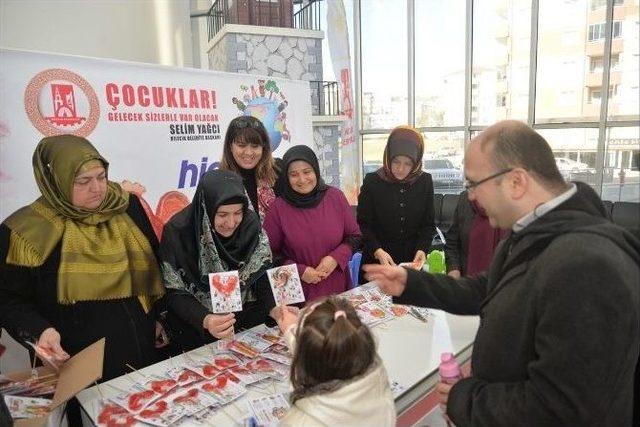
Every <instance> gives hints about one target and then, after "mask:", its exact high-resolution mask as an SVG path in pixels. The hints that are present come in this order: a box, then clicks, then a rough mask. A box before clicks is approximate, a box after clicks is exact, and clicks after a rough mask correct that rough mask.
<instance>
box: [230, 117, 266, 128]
mask: <svg viewBox="0 0 640 427" xmlns="http://www.w3.org/2000/svg"><path fill="white" fill-rule="evenodd" d="M231 125H232V126H233V127H235V128H238V129H244V128H246V127H250V128H253V129H262V128H263V127H264V126H263V124H262V122H260V120H258V119H256V118H254V117H250V116H240V117H238V118H236V119H234V120H233V122H231Z"/></svg>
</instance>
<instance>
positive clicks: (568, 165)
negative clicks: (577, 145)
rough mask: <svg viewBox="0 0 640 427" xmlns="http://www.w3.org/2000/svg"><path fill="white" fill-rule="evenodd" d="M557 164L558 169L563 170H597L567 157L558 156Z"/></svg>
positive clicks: (575, 171)
mask: <svg viewBox="0 0 640 427" xmlns="http://www.w3.org/2000/svg"><path fill="white" fill-rule="evenodd" d="M556 165H558V169H559V170H560V171H561V172H565V171H566V172H571V173H577V172H592V173H593V172H595V171H594V169H593V168H591V167H589V165H588V164H586V163H582V162H576V161H575V160H571V159H568V158H566V157H556Z"/></svg>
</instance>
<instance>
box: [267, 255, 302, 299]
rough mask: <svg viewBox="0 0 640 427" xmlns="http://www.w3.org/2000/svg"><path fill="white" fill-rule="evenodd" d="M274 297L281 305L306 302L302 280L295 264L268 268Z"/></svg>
mask: <svg viewBox="0 0 640 427" xmlns="http://www.w3.org/2000/svg"><path fill="white" fill-rule="evenodd" d="M267 277H268V278H269V283H270V284H271V291H272V292H273V298H274V299H275V301H276V303H277V304H279V305H288V304H297V303H299V302H304V293H303V292H302V282H300V276H299V275H298V268H297V267H296V265H295V264H289V265H283V266H280V267H275V268H272V269H269V270H267Z"/></svg>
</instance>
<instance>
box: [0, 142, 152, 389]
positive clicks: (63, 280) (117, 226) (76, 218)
mask: <svg viewBox="0 0 640 427" xmlns="http://www.w3.org/2000/svg"><path fill="white" fill-rule="evenodd" d="M33 169H34V174H35V179H36V183H37V184H38V188H39V189H40V192H41V194H42V195H41V197H39V198H38V199H37V200H36V201H35V202H33V203H31V204H30V205H28V206H25V207H23V208H21V209H19V210H18V211H16V212H15V213H13V214H12V215H10V216H9V217H8V218H7V219H6V220H5V221H4V222H3V223H2V225H0V325H2V326H3V327H4V328H6V329H7V330H8V331H9V333H10V334H11V335H12V336H13V337H14V338H16V339H17V340H19V341H21V342H23V343H24V342H26V341H29V342H34V343H36V344H37V345H38V346H40V347H42V348H43V349H44V350H46V351H48V352H49V353H51V354H52V355H53V358H54V359H55V360H57V361H59V362H61V363H62V362H63V361H65V360H66V359H68V358H69V356H73V355H74V354H76V353H78V352H79V351H81V350H82V349H84V348H85V347H87V346H88V345H90V344H92V343H94V342H95V341H97V340H99V339H101V338H103V337H105V338H106V343H105V352H104V368H103V374H102V379H103V380H105V381H106V380H109V379H111V378H115V377H118V376H120V375H124V374H125V373H127V372H128V371H129V368H128V366H133V367H135V368H142V367H144V366H147V365H149V364H151V363H154V362H156V361H157V354H156V349H155V345H154V337H155V320H154V315H153V314H154V311H153V310H152V307H153V304H154V302H155V301H156V300H158V299H159V298H160V297H161V296H162V295H163V294H164V287H163V286H162V281H161V276H160V268H159V266H158V261H157V258H156V254H155V251H156V250H157V246H158V242H157V239H156V236H155V234H154V232H153V229H152V227H151V223H150V222H149V219H148V218H147V216H146V215H145V213H144V210H143V208H142V206H141V204H140V201H139V200H138V199H137V197H136V196H134V195H132V194H129V193H127V192H126V191H124V190H123V189H122V188H121V187H120V185H118V184H116V183H115V182H112V181H109V180H108V175H107V174H108V169H109V163H108V162H107V161H106V160H105V159H104V158H103V157H102V156H101V155H100V154H99V153H98V151H97V150H96V149H95V148H94V147H93V146H92V145H91V143H90V142H89V141H87V140H86V139H84V138H81V137H78V136H73V135H59V136H51V137H47V138H44V139H42V141H40V143H39V144H38V146H37V147H36V150H35V152H34V154H33Z"/></svg>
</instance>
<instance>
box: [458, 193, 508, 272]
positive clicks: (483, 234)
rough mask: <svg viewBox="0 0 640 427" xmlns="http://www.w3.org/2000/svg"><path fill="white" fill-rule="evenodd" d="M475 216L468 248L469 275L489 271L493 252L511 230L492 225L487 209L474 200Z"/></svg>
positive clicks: (472, 205) (472, 203)
mask: <svg viewBox="0 0 640 427" xmlns="http://www.w3.org/2000/svg"><path fill="white" fill-rule="evenodd" d="M471 208H472V209H473V211H474V213H475V216H474V218H473V222H472V223H471V230H470V231H469V247H468V248H467V270H466V272H465V274H466V275H467V276H473V275H475V274H478V273H481V272H483V271H487V270H488V269H489V265H490V264H491V260H492V259H493V253H494V252H495V250H496V247H497V246H498V243H500V240H502V239H503V238H504V237H506V236H507V235H508V234H509V232H508V231H505V230H500V229H497V228H493V227H491V224H490V223H489V218H487V213H486V212H485V210H484V209H483V208H482V207H481V206H480V205H478V203H477V202H476V201H475V200H474V201H472V202H471Z"/></svg>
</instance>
